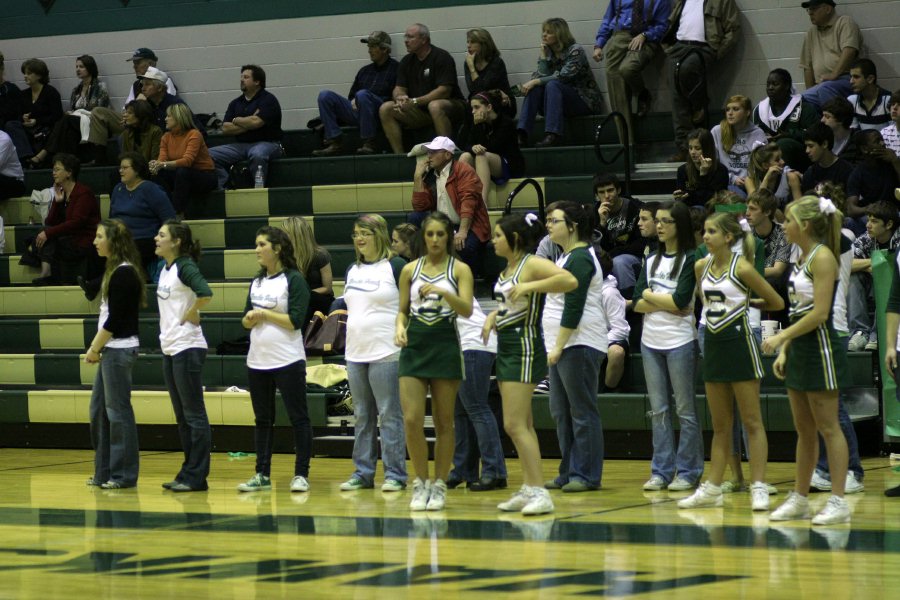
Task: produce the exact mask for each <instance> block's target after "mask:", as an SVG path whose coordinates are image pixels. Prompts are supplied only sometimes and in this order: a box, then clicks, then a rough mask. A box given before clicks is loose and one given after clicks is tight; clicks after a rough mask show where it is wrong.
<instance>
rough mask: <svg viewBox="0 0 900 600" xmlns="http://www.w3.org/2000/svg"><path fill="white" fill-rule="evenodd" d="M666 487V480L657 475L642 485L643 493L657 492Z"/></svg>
mask: <svg viewBox="0 0 900 600" xmlns="http://www.w3.org/2000/svg"><path fill="white" fill-rule="evenodd" d="M665 487H666V480H665V479H663V478H662V477H661V476H659V475H654V476H653V477H651V478H650V479H648V480H647V482H646V483H645V484H644V491H646V492H658V491H660V490H662V489H665Z"/></svg>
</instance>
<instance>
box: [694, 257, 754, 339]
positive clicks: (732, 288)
mask: <svg viewBox="0 0 900 600" xmlns="http://www.w3.org/2000/svg"><path fill="white" fill-rule="evenodd" d="M740 258H741V257H740V256H738V255H737V254H732V255H731V261H730V263H729V264H728V268H727V269H726V270H725V271H724V272H723V273H722V274H721V275H719V276H714V275H713V274H712V263H713V260H712V259H711V258H710V259H709V260H708V261H707V262H706V266H705V267H704V268H703V275H701V278H700V290H701V291H702V293H703V305H704V307H705V308H706V329H707V331H708V332H710V333H712V334H716V333H719V332H721V331H723V330H724V329H726V328H727V327H728V326H729V325H732V324H734V323H737V322H739V321H741V320H743V319H744V317H745V316H746V315H747V313H748V308H749V304H750V289H749V288H748V287H747V286H746V285H744V282H742V281H741V280H740V278H739V277H738V274H737V265H738V261H739V260H740Z"/></svg>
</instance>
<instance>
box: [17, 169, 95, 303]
mask: <svg viewBox="0 0 900 600" xmlns="http://www.w3.org/2000/svg"><path fill="white" fill-rule="evenodd" d="M80 169H81V165H80V163H79V162H78V159H77V158H76V157H75V156H73V155H71V154H57V155H56V156H54V157H53V190H54V198H53V202H52V203H51V204H50V212H49V213H48V214H47V219H46V220H45V221H44V225H45V227H44V228H43V229H42V230H41V232H40V233H38V234H37V237H35V239H34V245H33V247H32V250H33V251H34V252H36V253H37V255H38V256H39V257H40V259H41V276H40V277H38V278H37V279H35V280H34V281H33V283H34V284H35V285H56V284H73V283H75V275H74V274H71V273H70V274H67V273H64V272H63V271H64V269H62V263H64V262H65V263H80V262H82V261H87V264H88V266H89V267H90V266H91V265H95V264H96V262H95V261H92V260H90V259H91V258H92V256H96V251H95V250H94V246H93V243H94V235H95V234H96V232H97V223H99V222H100V203H99V202H98V201H97V197H96V196H95V195H94V192H93V191H91V189H90V188H89V187H87V186H86V185H84V184H83V183H78V172H79V170H80ZM89 270H90V269H88V271H89Z"/></svg>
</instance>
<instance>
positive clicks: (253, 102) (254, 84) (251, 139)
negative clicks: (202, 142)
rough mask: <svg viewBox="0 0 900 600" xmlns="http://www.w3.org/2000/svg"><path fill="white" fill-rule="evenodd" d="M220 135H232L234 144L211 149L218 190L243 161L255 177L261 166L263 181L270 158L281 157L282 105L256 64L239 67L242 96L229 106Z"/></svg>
mask: <svg viewBox="0 0 900 600" xmlns="http://www.w3.org/2000/svg"><path fill="white" fill-rule="evenodd" d="M222 133H223V134H225V135H233V136H234V137H235V139H236V140H237V141H236V142H235V143H233V144H223V145H221V146H213V147H212V148H210V149H209V156H210V158H212V159H213V162H214V163H216V174H217V175H218V178H219V187H220V188H222V189H224V188H225V184H226V183H227V182H228V170H229V169H230V168H231V166H232V165H234V164H235V163H238V162H240V161H242V160H249V161H250V172H251V173H252V174H253V175H256V173H257V171H258V170H259V168H260V167H262V175H263V182H265V181H267V180H268V173H269V159H271V158H278V157H279V156H281V155H282V154H284V149H283V148H282V146H281V135H282V132H281V104H279V103H278V98H276V97H275V96H273V95H272V94H271V93H269V92H268V91H267V90H266V72H265V71H263V69H262V67H260V66H257V65H244V66H243V67H241V95H240V96H238V97H237V98H235V99H234V100H232V101H231V102H230V103H229V104H228V110H226V111H225V119H224V122H223V123H222Z"/></svg>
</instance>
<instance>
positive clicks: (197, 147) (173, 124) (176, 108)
mask: <svg viewBox="0 0 900 600" xmlns="http://www.w3.org/2000/svg"><path fill="white" fill-rule="evenodd" d="M166 129H167V130H168V131H166V133H165V134H164V135H163V136H162V140H161V141H160V144H159V158H158V159H157V160H151V161H150V172H151V173H152V174H153V175H154V176H155V181H156V182H157V183H159V184H160V185H162V186H163V187H164V188H165V189H166V192H167V193H168V194H169V197H170V198H171V199H172V204H173V205H174V206H175V212H177V213H179V214H184V211H185V209H186V208H187V205H188V201H189V200H190V199H191V196H192V195H201V194H206V193H209V192H211V191H213V190H214V189H216V187H218V185H219V184H218V180H217V179H216V167H215V165H214V164H213V161H212V158H210V156H209V148H207V147H206V141H205V140H204V139H203V134H201V133H200V131H199V130H198V129H197V127H196V126H195V125H194V115H193V114H192V113H191V109H190V108H188V105H187V104H173V105H171V106H170V107H169V108H167V109H166Z"/></svg>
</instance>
